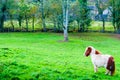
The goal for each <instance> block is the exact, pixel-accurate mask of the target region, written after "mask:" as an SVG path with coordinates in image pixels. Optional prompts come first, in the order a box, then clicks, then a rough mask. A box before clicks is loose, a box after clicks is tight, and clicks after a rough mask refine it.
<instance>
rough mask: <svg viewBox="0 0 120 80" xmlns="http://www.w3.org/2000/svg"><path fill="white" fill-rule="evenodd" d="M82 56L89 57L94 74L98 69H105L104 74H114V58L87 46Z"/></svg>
mask: <svg viewBox="0 0 120 80" xmlns="http://www.w3.org/2000/svg"><path fill="white" fill-rule="evenodd" d="M84 55H85V56H90V57H91V60H92V63H93V65H94V71H95V72H97V68H98V67H105V68H106V70H107V71H106V74H109V75H113V74H114V72H115V62H114V58H113V57H112V56H111V55H103V54H101V53H100V52H99V51H97V50H96V49H95V48H94V47H92V46H88V47H87V48H86V50H85V54H84Z"/></svg>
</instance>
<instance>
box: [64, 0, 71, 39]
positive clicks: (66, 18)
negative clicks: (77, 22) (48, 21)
mask: <svg viewBox="0 0 120 80" xmlns="http://www.w3.org/2000/svg"><path fill="white" fill-rule="evenodd" d="M68 4H69V0H62V10H63V31H64V41H68V15H69V14H68V10H69V5H68Z"/></svg>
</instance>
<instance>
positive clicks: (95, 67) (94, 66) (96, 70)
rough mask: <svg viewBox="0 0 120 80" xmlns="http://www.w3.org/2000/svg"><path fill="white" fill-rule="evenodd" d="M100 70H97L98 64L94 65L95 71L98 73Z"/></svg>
mask: <svg viewBox="0 0 120 80" xmlns="http://www.w3.org/2000/svg"><path fill="white" fill-rule="evenodd" d="M97 71H98V70H97V66H96V65H94V72H95V73H96V72H97Z"/></svg>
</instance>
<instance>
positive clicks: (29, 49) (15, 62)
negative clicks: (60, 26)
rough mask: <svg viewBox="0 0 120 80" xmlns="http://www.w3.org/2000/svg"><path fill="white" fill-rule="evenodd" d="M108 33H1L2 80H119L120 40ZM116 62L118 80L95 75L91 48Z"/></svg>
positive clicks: (0, 59)
mask: <svg viewBox="0 0 120 80" xmlns="http://www.w3.org/2000/svg"><path fill="white" fill-rule="evenodd" d="M113 36H115V34H107V33H104V34H103V33H70V34H69V39H70V41H69V42H63V41H61V40H63V35H62V34H57V33H56V34H55V33H0V80H119V79H120V68H119V67H120V59H119V56H120V40H119V39H117V38H115V37H113ZM89 45H91V46H94V47H95V48H96V49H98V50H100V51H101V52H102V53H103V54H111V55H113V56H114V58H115V62H116V72H115V75H114V76H109V75H105V74H104V73H105V69H104V68H99V69H98V73H94V71H93V65H92V63H91V59H90V57H84V56H83V53H84V50H85V48H86V47H87V46H89Z"/></svg>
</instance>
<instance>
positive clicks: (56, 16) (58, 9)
mask: <svg viewBox="0 0 120 80" xmlns="http://www.w3.org/2000/svg"><path fill="white" fill-rule="evenodd" d="M62 18H63V17H62V4H61V0H57V1H55V0H51V1H50V11H49V19H50V20H51V21H52V22H53V24H54V29H53V30H54V32H59V31H60V26H61V23H62V20H63V19H62Z"/></svg>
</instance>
